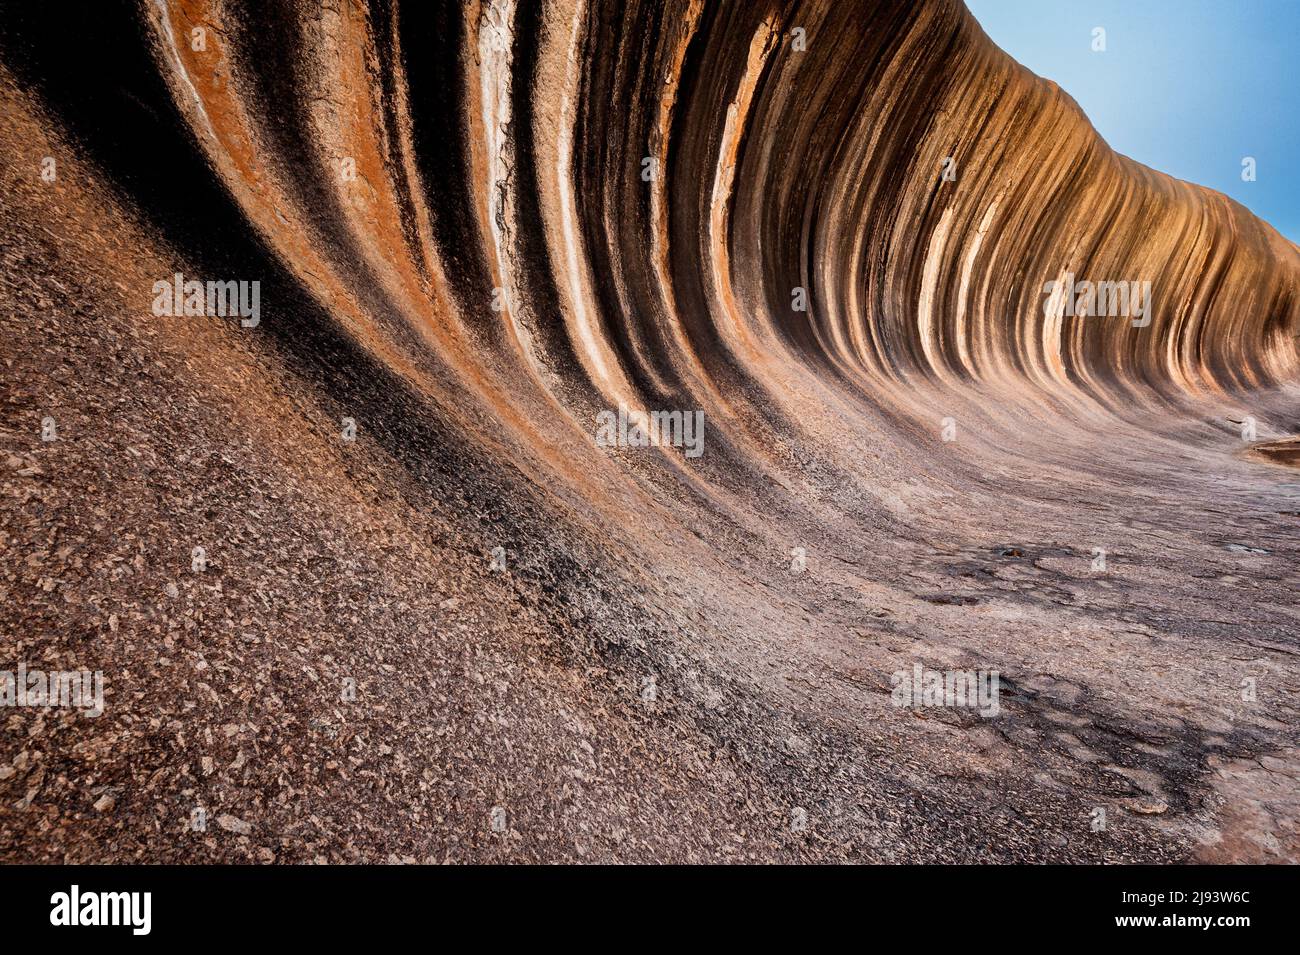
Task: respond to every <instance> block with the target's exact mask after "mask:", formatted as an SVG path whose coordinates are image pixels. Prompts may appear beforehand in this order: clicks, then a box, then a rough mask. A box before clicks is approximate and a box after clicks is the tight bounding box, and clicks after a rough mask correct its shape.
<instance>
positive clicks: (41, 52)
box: [0, 0, 1300, 862]
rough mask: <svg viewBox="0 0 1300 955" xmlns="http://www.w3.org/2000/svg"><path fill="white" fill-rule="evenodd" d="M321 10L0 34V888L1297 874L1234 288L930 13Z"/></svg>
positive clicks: (1129, 177)
mask: <svg viewBox="0 0 1300 955" xmlns="http://www.w3.org/2000/svg"><path fill="white" fill-rule="evenodd" d="M336 7H337V8H336V9H335V8H331V9H324V8H323V7H322V5H320V4H316V3H309V2H298V3H295V2H289V0H273V2H266V0H259V2H256V3H253V2H246V3H242V2H233V0H227V2H210V3H209V2H199V0H175V2H164V0H151V2H147V3H141V4H140V5H139V7H138V8H137V9H134V10H125V11H112V10H106V9H103V8H102V7H100V6H99V5H87V9H86V10H85V11H83V14H82V15H83V17H84V18H85V22H86V23H87V24H88V25H89V26H88V29H90V30H92V31H93V32H94V33H95V34H96V35H97V36H99V37H101V42H99V43H97V44H96V45H95V47H96V48H95V49H94V50H90V51H88V52H85V51H83V52H85V57H84V58H81V57H78V58H74V59H69V58H68V57H66V56H62V55H61V54H60V53H59V50H60V42H61V41H60V35H61V34H60V31H61V28H62V27H63V24H62V23H60V21H59V19H58V17H57V16H56V15H55V13H53V12H47V11H41V10H34V9H32V10H19V11H12V12H6V14H5V17H6V18H7V19H8V20H9V22H8V23H7V24H6V26H5V29H4V31H3V32H4V41H3V52H2V54H0V95H3V100H4V103H3V105H4V110H3V114H4V115H3V119H2V120H0V144H2V145H3V151H4V154H5V155H6V157H9V159H8V160H7V162H6V165H5V167H4V169H3V184H4V191H5V195H6V200H5V203H4V208H3V210H2V211H0V215H2V216H3V219H2V221H3V229H4V233H3V236H4V242H3V245H4V246H5V248H6V252H5V254H4V259H3V267H4V274H3V281H4V289H5V293H4V294H5V299H6V307H5V308H4V309H3V318H0V321H3V323H4V326H5V328H4V333H5V337H6V339H7V340H8V341H9V342H10V346H9V347H8V348H7V354H6V365H7V366H8V367H7V368H6V375H5V379H6V388H5V406H6V410H7V412H8V414H7V416H6V422H5V425H4V427H5V442H6V445H5V446H6V450H7V452H8V454H7V457H8V461H9V464H8V465H7V469H6V471H5V473H4V475H3V487H4V492H5V517H6V522H5V523H6V528H5V531H4V534H3V537H0V547H2V548H3V549H4V562H3V563H4V567H5V570H4V572H3V578H2V583H3V589H4V594H5V600H4V601H3V606H4V610H3V611H0V614H3V617H2V618H0V619H2V620H3V622H4V627H3V629H2V631H0V632H3V636H2V637H0V651H4V652H3V653H0V668H3V667H16V666H17V663H18V662H24V663H25V665H26V666H28V667H37V666H40V667H43V668H44V669H46V670H54V669H73V668H76V669H84V670H89V671H101V672H102V673H103V677H104V682H105V685H106V687H107V690H108V692H107V695H106V704H105V711H104V714H103V715H102V716H99V717H95V718H88V717H85V716H76V715H75V714H73V713H72V712H71V711H67V712H61V711H60V710H58V709H51V710H41V709H38V708H32V707H26V708H23V707H19V706H16V707H15V708H14V709H12V710H11V711H9V712H7V713H3V714H0V718H4V719H6V720H8V721H9V724H8V725H9V728H10V729H13V730H14V731H15V732H12V733H6V734H5V735H4V736H3V737H0V767H2V766H8V767H9V768H10V772H9V773H8V774H7V775H6V776H5V777H4V778H3V779H0V790H3V795H4V799H5V804H6V805H12V804H15V803H23V805H22V807H21V810H18V811H14V812H7V813H5V814H4V815H0V853H2V854H3V856H4V858H6V859H23V860H53V859H65V858H66V859H69V860H79V861H80V860H98V859H123V860H125V859H133V858H145V859H149V860H159V861H171V860H176V861H179V860H187V861H190V860H193V861H204V860H207V861H212V860H222V861H244V860H252V861H267V862H269V861H305V860H311V859H325V860H329V861H343V860H357V859H366V860H385V859H390V858H398V859H418V860H439V861H440V860H451V861H490V860H517V861H525V860H586V861H611V860H666V861H706V860H717V861H724V860H725V861H746V860H791V861H800V860H802V861H813V860H820V861H836V860H864V861H900V862H903V861H980V860H995V861H1028V860H1033V861H1103V860H1104V861H1135V860H1141V861H1165V860H1193V859H1198V858H1199V859H1206V860H1215V861H1239V860H1251V861H1280V860H1288V859H1289V860H1292V861H1294V860H1295V859H1296V858H1297V855H1298V854H1300V847H1298V842H1297V840H1298V838H1300V837H1298V836H1297V833H1296V830H1295V821H1294V820H1295V819H1296V818H1297V812H1296V810H1297V806H1296V795H1295V793H1296V788H1295V785H1294V782H1295V775H1296V772H1297V765H1298V763H1297V759H1296V746H1297V733H1296V726H1297V719H1296V711H1295V703H1294V700H1295V693H1296V691H1297V689H1300V686H1298V684H1300V676H1298V674H1297V671H1296V666H1295V659H1296V653H1297V645H1298V644H1300V639H1298V638H1300V625H1298V622H1297V616H1296V600H1295V594H1296V588H1297V583H1298V581H1297V576H1296V571H1295V566H1296V557H1297V550H1298V549H1300V548H1298V547H1297V537H1296V528H1297V520H1298V519H1300V504H1298V503H1297V501H1296V492H1297V490H1300V474H1298V473H1297V472H1296V471H1295V469H1294V467H1292V466H1289V463H1290V464H1293V463H1294V455H1293V454H1291V453H1290V450H1289V449H1291V443H1290V442H1288V439H1289V438H1290V437H1291V436H1292V435H1293V434H1294V433H1295V432H1296V431H1297V430H1298V429H1300V415H1297V413H1296V407H1297V403H1296V399H1297V396H1300V388H1297V382H1298V380H1300V354H1298V352H1297V341H1298V337H1297V336H1300V250H1298V249H1297V247H1296V246H1295V245H1294V244H1292V243H1290V242H1288V241H1286V240H1285V239H1283V238H1281V237H1280V236H1279V235H1278V234H1277V233H1276V232H1275V231H1274V230H1273V229H1272V228H1271V227H1270V226H1269V225H1267V224H1266V223H1263V222H1261V221H1259V220H1258V219H1256V218H1255V217H1254V216H1252V215H1251V214H1250V213H1249V212H1248V211H1247V210H1245V209H1244V208H1242V207H1241V206H1239V205H1237V204H1236V203H1233V202H1232V201H1230V200H1228V199H1227V198H1225V197H1224V196H1222V195H1220V194H1218V193H1214V192H1210V191H1208V190H1206V189H1203V188H1200V187H1197V186H1194V185H1190V184H1187V183H1184V182H1180V181H1177V180H1174V179H1171V178H1169V177H1167V176H1165V175H1162V174H1161V173H1159V172H1156V171H1152V170H1149V169H1147V168H1145V167H1143V166H1141V165H1139V164H1137V163H1135V162H1133V161H1131V160H1129V159H1127V158H1125V157H1123V156H1119V155H1117V154H1116V153H1114V152H1113V151H1112V150H1111V149H1110V148H1109V147H1108V146H1107V145H1106V143H1105V142H1104V141H1103V140H1102V139H1101V138H1100V137H1099V136H1098V135H1097V133H1096V132H1095V131H1094V130H1093V129H1092V127H1091V126H1090V125H1089V123H1088V121H1087V119H1086V117H1085V116H1084V115H1083V114H1082V113H1081V112H1080V110H1079V108H1078V107H1077V105H1076V104H1075V103H1074V102H1073V101H1072V100H1071V99H1070V98H1069V97H1068V95H1066V94H1065V93H1063V92H1062V91H1061V90H1060V89H1059V88H1057V87H1056V86H1055V85H1054V84H1052V83H1050V82H1048V81H1045V80H1043V79H1040V78H1038V77H1036V76H1034V75H1032V74H1031V73H1029V72H1028V71H1026V70H1025V69H1023V68H1022V67H1020V66H1019V65H1018V64H1016V63H1015V62H1014V61H1012V60H1011V59H1010V58H1008V57H1007V56H1006V55H1005V54H1004V53H1002V52H1001V51H1000V50H999V49H998V48H997V47H995V46H994V45H993V44H992V42H991V41H990V40H989V39H988V38H987V37H986V36H985V35H984V34H983V32H982V31H981V29H980V28H979V26H978V25H977V24H976V23H975V21H974V19H973V18H972V17H971V16H970V15H969V13H968V12H967V11H966V9H965V7H964V6H963V5H962V4H961V3H959V2H956V0H952V2H948V0H935V2H916V0H906V2H867V0H859V2H845V0H834V2H831V0H825V2H805V3H794V2H737V3H715V2H704V0H653V2H636V0H599V2H583V0H574V2H568V0H554V2H551V0H545V2H543V0H537V2H524V0H519V2H514V0H495V2H465V3H463V4H455V3H451V2H448V3H404V4H399V3H396V2H375V3H371V4H366V3H361V2H357V3H343V4H338V5H336ZM1135 95H1136V94H1135ZM47 160H52V161H53V165H51V164H50V163H49V162H47ZM229 282H233V283H236V285H235V286H232V287H228V286H226V285H225V284H224V283H229ZM187 283H198V285H194V286H191V285H188V284H187ZM209 283H213V284H214V285H219V286H220V288H216V289H214V288H213V287H212V286H210V285H209ZM239 283H244V284H243V285H240V284H239ZM253 283H256V288H255V291H256V296H257V298H256V306H255V307H254V305H253V292H254V286H253ZM217 293H220V294H221V295H223V296H225V297H224V298H222V299H220V302H222V303H224V305H222V304H220V303H218V304H217V305H214V301H215V299H214V295H216V294H217ZM227 293H229V294H227ZM191 306H192V307H191ZM48 421H53V422H54V425H53V427H54V432H53V433H54V435H55V436H54V437H51V436H50V432H49V427H48ZM1278 447H1280V448H1282V449H1283V450H1282V451H1278V450H1276V448H1278ZM196 548H198V549H200V550H201V554H196ZM954 673H957V674H965V673H969V674H971V675H972V676H973V677H976V678H977V679H976V681H975V682H972V684H971V686H972V687H974V686H976V685H978V686H979V687H981V688H982V689H987V688H989V687H992V688H993V689H994V691H995V698H993V699H990V698H988V695H987V694H985V693H981V694H980V700H979V701H975V702H974V703H972V701H966V702H965V703H963V702H962V701H961V700H955V699H953V698H952V694H951V692H950V691H951V688H952V686H953V685H954V684H953V682H952V678H951V677H952V674H954ZM932 674H939V675H940V683H941V684H942V681H943V679H944V678H945V677H947V678H948V684H947V686H948V689H949V692H948V693H947V695H946V696H945V694H944V693H943V692H940V693H939V695H938V696H937V697H935V698H929V697H928V696H926V694H925V693H924V692H923V690H924V689H925V688H926V687H928V686H930V682H929V681H930V677H931V675H932ZM990 679H991V680H992V682H989V681H990ZM980 681H983V682H980ZM912 687H915V688H916V689H917V693H916V695H915V697H912V696H910V695H909V692H910V688H912ZM968 704H970V705H968ZM977 704H978V705H977ZM989 704H991V705H989Z"/></svg>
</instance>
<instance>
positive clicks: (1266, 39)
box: [966, 0, 1300, 242]
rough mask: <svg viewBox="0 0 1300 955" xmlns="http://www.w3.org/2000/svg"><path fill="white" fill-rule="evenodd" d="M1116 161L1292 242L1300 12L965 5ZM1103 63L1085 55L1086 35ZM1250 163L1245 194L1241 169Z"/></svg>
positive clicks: (1004, 0) (1026, 0)
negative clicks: (1210, 193) (1212, 193)
mask: <svg viewBox="0 0 1300 955" xmlns="http://www.w3.org/2000/svg"><path fill="white" fill-rule="evenodd" d="M966 6H967V7H969V8H970V11H971V12H972V13H973V14H975V18H976V19H977V20H978V21H979V22H980V25H981V26H982V27H983V28H984V32H986V33H987V34H988V35H989V36H990V37H991V38H992V40H993V42H994V43H996V44H997V45H998V46H1000V47H1002V49H1004V50H1006V51H1007V52H1008V53H1009V54H1011V56H1013V57H1015V58H1016V59H1017V60H1019V61H1020V62H1021V63H1023V64H1024V65H1025V66H1027V67H1029V69H1031V70H1033V71H1034V72H1035V73H1037V74H1039V75H1040V76H1045V77H1047V78H1048V79H1051V80H1055V81H1056V82H1057V83H1058V84H1059V85H1060V86H1061V88H1062V89H1064V90H1065V91H1066V92H1068V93H1069V94H1070V95H1071V96H1073V97H1074V99H1075V100H1076V101H1077V102H1078V103H1079V105H1080V106H1081V107H1083V110H1084V112H1085V113H1087V114H1088V118H1089V119H1090V120H1092V124H1093V125H1094V126H1096V127H1097V130H1098V132H1100V133H1101V135H1102V136H1103V137H1104V138H1105V139H1106V141H1107V142H1108V143H1110V145H1111V146H1112V147H1113V148H1114V149H1115V150H1117V151H1118V152H1121V153H1124V154H1125V155H1126V156H1130V157H1132V158H1133V159H1136V160H1137V161H1138V162H1141V163H1144V164H1146V165H1148V166H1151V167H1152V168H1154V169H1159V170H1160V171H1161V172H1167V173H1169V174H1170V175H1172V176H1177V177H1178V178H1179V179H1186V180H1187V181H1188V182H1195V183H1200V184H1201V185H1204V186H1209V187H1210V188H1212V189H1217V190H1219V191H1220V192H1223V193H1226V194H1227V195H1229V196H1231V197H1232V198H1233V199H1236V200H1237V201H1238V202H1240V203H1241V204H1242V205H1244V206H1246V208H1248V209H1250V210H1251V211H1252V212H1254V213H1255V214H1256V215H1258V216H1259V217H1260V218H1262V219H1264V220H1266V221H1268V222H1269V223H1271V224H1272V225H1273V226H1274V227H1275V228H1276V229H1277V230H1278V231H1279V232H1281V233H1282V234H1283V235H1285V236H1286V237H1287V238H1289V239H1290V240H1291V241H1293V242H1300V183H1297V181H1296V178H1295V177H1296V175H1297V172H1300V0H966ZM1094 27H1103V28H1104V29H1105V30H1106V50H1105V52H1100V53H1094V52H1093V50H1092V42H1093V28H1094ZM1245 156H1253V157H1254V158H1255V160H1256V181H1255V182H1243V181H1242V178H1241V172H1242V166H1241V161H1242V158H1243V157H1245Z"/></svg>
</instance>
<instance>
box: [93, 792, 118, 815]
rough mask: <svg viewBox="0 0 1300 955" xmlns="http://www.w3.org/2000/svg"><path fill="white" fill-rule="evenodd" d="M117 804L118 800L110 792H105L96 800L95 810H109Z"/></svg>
mask: <svg viewBox="0 0 1300 955" xmlns="http://www.w3.org/2000/svg"><path fill="white" fill-rule="evenodd" d="M115 805H117V800H116V799H114V798H113V797H112V796H111V795H109V794H108V793H104V795H102V796H100V797H99V798H98V799H96V800H95V812H108V811H109V810H110V809H112V808H113V807H114V806H115Z"/></svg>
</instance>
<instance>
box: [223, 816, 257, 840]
mask: <svg viewBox="0 0 1300 955" xmlns="http://www.w3.org/2000/svg"><path fill="white" fill-rule="evenodd" d="M217 825H218V826H220V827H221V828H222V829H224V830H226V832H236V833H238V834H239V835H241V836H246V835H248V834H249V833H250V832H252V831H253V827H252V825H251V824H249V823H247V822H244V820H242V819H240V818H239V817H238V816H232V815H230V814H229V813H223V814H222V815H220V816H217Z"/></svg>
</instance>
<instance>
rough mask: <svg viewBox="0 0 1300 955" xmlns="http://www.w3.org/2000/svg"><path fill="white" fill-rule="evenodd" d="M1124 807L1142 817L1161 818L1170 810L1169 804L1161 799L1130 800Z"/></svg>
mask: <svg viewBox="0 0 1300 955" xmlns="http://www.w3.org/2000/svg"><path fill="white" fill-rule="evenodd" d="M1124 807H1125V808H1126V809H1128V810H1129V811H1130V812H1135V813H1137V814H1138V815H1140V816H1160V815H1163V814H1164V813H1165V812H1167V811H1168V809H1169V804H1168V803H1167V802H1165V801H1164V800H1161V799H1154V798H1147V799H1130V800H1128V801H1127V802H1126V803H1124Z"/></svg>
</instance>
